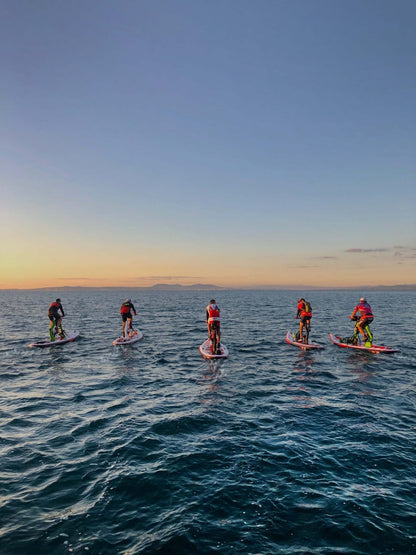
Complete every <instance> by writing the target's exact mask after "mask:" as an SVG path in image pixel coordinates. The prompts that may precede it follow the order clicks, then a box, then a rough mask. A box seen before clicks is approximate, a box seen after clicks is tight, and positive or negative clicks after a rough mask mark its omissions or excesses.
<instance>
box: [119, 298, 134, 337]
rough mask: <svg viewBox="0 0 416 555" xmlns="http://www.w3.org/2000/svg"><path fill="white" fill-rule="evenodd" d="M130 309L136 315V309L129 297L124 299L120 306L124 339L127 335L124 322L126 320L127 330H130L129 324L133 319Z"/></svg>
mask: <svg viewBox="0 0 416 555" xmlns="http://www.w3.org/2000/svg"><path fill="white" fill-rule="evenodd" d="M131 311H133V312H134V315H135V316H136V315H137V312H136V309H135V308H134V304H133V303H132V302H131V299H126V300H125V301H124V303H123V304H122V305H121V308H120V314H121V319H122V321H123V337H125V338H126V339H127V337H128V334H127V333H126V322H128V331H129V332H131V331H132V330H133V328H132V325H131V323H132V320H133V316H132V314H131Z"/></svg>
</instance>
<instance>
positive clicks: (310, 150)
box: [0, 0, 416, 287]
mask: <svg viewBox="0 0 416 555" xmlns="http://www.w3.org/2000/svg"><path fill="white" fill-rule="evenodd" d="M415 18H416V2H414V1H413V0H412V1H410V0H398V1H397V2H392V1H391V0H389V1H385V0H377V1H375V0H372V1H367V0H360V1H356V0H348V1H333V0H291V1H286V0H285V1H283V0H281V1H280V0H274V1H272V0H260V1H259V0H256V1H254V0H253V1H246V0H229V1H210V2H207V1H199V0H192V1H191V0H189V1H188V0H171V1H167V0H164V1H161V0H142V1H123V2H116V1H111V2H109V1H106V0H104V1H102V0H89V1H88V0H87V1H71V2H58V1H55V0H47V1H46V0H39V1H36V2H33V1H17V2H16V1H12V0H3V2H1V3H0V47H1V52H2V70H1V77H0V79H1V87H0V107H1V122H2V123H1V128H0V179H1V182H2V183H3V184H4V185H5V186H4V187H2V191H1V193H0V200H1V211H2V214H1V215H2V222H3V223H2V227H1V233H2V236H3V237H4V238H5V241H3V246H2V247H1V249H2V252H1V254H3V255H4V260H6V262H7V271H6V278H7V279H6V278H5V279H3V282H1V279H0V287H1V286H6V285H8V284H9V282H10V280H17V281H16V283H18V282H19V281H18V280H19V279H21V278H22V273H25V275H26V277H27V279H28V280H29V281H30V279H32V281H33V283H34V282H35V281H36V284H40V283H43V282H42V279H43V280H44V281H45V285H47V284H49V281H47V279H46V276H48V279H50V278H51V276H54V277H55V278H57V279H59V280H67V281H68V283H70V280H74V282H75V281H76V280H77V279H78V278H79V280H81V281H80V283H82V280H84V284H85V283H86V282H87V281H89V280H91V283H93V282H94V283H98V281H97V279H98V278H99V277H100V276H101V279H107V280H108V283H110V282H111V283H114V284H117V283H122V282H123V283H124V281H123V280H127V281H129V280H130V281H129V283H131V284H137V285H140V284H141V283H145V282H146V283H147V281H146V280H148V281H149V280H150V281H149V283H151V281H152V279H153V278H154V279H155V280H156V278H157V281H163V278H166V279H175V278H177V280H178V281H181V280H182V281H183V282H184V283H185V282H186V279H188V280H189V281H190V282H192V281H195V280H196V281H201V280H209V281H210V282H214V283H218V284H219V285H232V284H236V285H239V284H240V285H250V284H252V285H262V284H263V285H267V284H283V285H285V284H296V283H298V284H308V283H309V284H311V285H322V284H327V285H337V284H347V285H348V284H351V285H357V284H360V283H363V284H365V283H368V284H371V283H411V282H413V283H414V282H416V216H415V200H416V194H415V191H416V187H415V175H416V172H415V169H416V168H415V146H416V125H415V124H416V121H415V119H416V116H415V114H416V38H415V37H416V34H415V29H414V22H415ZM57 230H58V231H57ZM57 234H58V236H59V237H60V245H61V249H59V253H57V252H55V250H54V245H55V243H54V241H56V235H57ZM38 245H43V246H44V247H45V250H43V249H42V255H39V256H41V258H39V256H36V257H35V256H33V252H34V250H36V248H37V246H38ZM53 253H55V254H54V256H56V258H54V263H52V261H51V256H52V255H53ZM43 255H44V258H42V256H43ZM127 259H128V260H129V264H128V268H126V266H124V263H125V261H126V260H127ZM25 261H26V262H25ZM58 268H59V270H58ZM42 272H43V273H42ZM129 272H130V273H129ZM42 276H43V277H42ZM94 280H95V281H94ZM19 283H20V282H19ZM62 283H63V282H62Z"/></svg>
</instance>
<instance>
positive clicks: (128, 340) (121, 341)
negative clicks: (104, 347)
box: [113, 330, 143, 345]
mask: <svg viewBox="0 0 416 555" xmlns="http://www.w3.org/2000/svg"><path fill="white" fill-rule="evenodd" d="M140 339H143V334H142V332H141V331H140V330H134V331H133V332H130V333H129V336H128V337H123V336H122V337H118V338H117V339H115V340H114V341H113V345H131V344H132V343H136V341H140Z"/></svg>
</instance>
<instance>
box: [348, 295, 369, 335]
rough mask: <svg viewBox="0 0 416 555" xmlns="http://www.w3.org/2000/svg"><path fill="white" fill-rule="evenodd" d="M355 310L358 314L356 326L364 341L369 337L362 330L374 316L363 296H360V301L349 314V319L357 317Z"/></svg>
mask: <svg viewBox="0 0 416 555" xmlns="http://www.w3.org/2000/svg"><path fill="white" fill-rule="evenodd" d="M357 312H358V313H359V315H360V316H359V319H358V322H357V328H358V330H359V332H360V333H361V335H362V336H363V338H364V341H368V339H369V338H368V336H367V334H366V332H365V331H364V328H365V327H366V326H369V325H370V324H371V322H372V321H373V320H374V316H373V311H372V310H371V306H370V305H369V304H368V302H367V301H366V299H365V298H364V297H361V299H360V302H359V303H358V304H357V306H356V307H355V308H354V310H353V311H352V314H351V316H350V319H351V320H356V319H357V316H356V314H357Z"/></svg>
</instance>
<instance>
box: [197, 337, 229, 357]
mask: <svg viewBox="0 0 416 555" xmlns="http://www.w3.org/2000/svg"><path fill="white" fill-rule="evenodd" d="M220 350H221V354H219V355H214V354H213V352H212V350H211V342H210V340H209V339H207V340H206V341H204V343H202V345H200V346H199V352H200V353H201V355H202V356H203V357H204V358H208V359H217V358H227V357H228V349H227V347H226V346H225V345H223V344H222V343H221V348H220Z"/></svg>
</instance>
